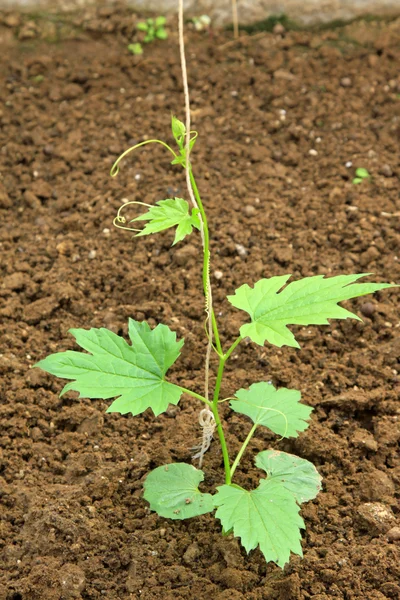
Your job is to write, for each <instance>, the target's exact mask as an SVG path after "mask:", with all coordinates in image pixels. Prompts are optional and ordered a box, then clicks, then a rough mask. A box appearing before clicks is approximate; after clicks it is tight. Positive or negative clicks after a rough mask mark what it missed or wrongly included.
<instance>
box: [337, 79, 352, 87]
mask: <svg viewBox="0 0 400 600" xmlns="http://www.w3.org/2000/svg"><path fill="white" fill-rule="evenodd" d="M352 83H353V82H352V81H351V79H350V77H342V79H341V80H340V85H341V86H342V87H344V88H348V87H351V86H352Z"/></svg>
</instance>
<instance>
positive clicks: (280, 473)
mask: <svg viewBox="0 0 400 600" xmlns="http://www.w3.org/2000/svg"><path fill="white" fill-rule="evenodd" d="M156 22H157V20H156ZM159 24H160V22H159ZM161 24H162V25H163V23H161ZM179 41H180V50H181V65H182V75H183V82H184V91H185V109H186V110H185V112H186V124H184V123H182V122H181V121H179V120H178V119H177V118H176V117H172V135H173V138H174V140H175V143H176V147H175V148H172V147H171V146H170V145H169V144H168V143H166V142H164V141H162V140H158V139H155V140H145V141H143V142H141V143H139V144H136V145H135V146H133V147H132V148H129V149H128V150H126V151H125V152H124V153H123V154H122V155H121V156H120V157H119V158H118V159H117V161H116V162H115V164H114V166H113V167H112V169H111V175H112V176H116V175H117V174H118V171H119V164H120V162H121V160H122V159H123V158H125V157H126V156H127V154H129V153H130V152H131V151H133V150H136V149H138V148H140V147H142V146H145V145H147V144H160V145H161V146H163V147H164V148H165V149H166V150H167V151H168V152H169V153H170V154H171V155H172V164H173V165H177V166H180V167H182V168H183V169H184V171H185V174H186V182H187V187H188V192H189V198H190V204H191V205H189V203H188V202H187V201H186V200H185V199H184V198H166V199H163V200H159V201H157V202H156V203H155V204H154V205H148V204H144V203H142V202H137V201H131V202H127V203H126V204H124V205H123V206H122V207H121V208H120V209H119V211H118V214H117V217H116V218H115V220H114V223H115V225H116V226H117V227H120V228H122V229H128V230H130V231H134V232H135V233H136V236H137V237H140V236H147V235H152V234H156V233H158V232H160V231H164V230H167V229H170V228H176V230H175V236H174V239H173V245H174V244H178V243H180V242H182V240H183V239H185V238H186V237H187V236H189V235H192V234H194V233H195V232H196V231H200V237H201V242H202V248H203V257H202V262H203V268H202V279H203V285H202V287H203V293H204V297H205V313H206V331H207V338H208V346H207V351H206V353H205V354H206V356H205V358H206V360H205V386H204V387H205V392H204V395H202V394H200V393H198V392H197V391H194V390H193V389H188V388H186V387H183V386H181V385H179V383H171V382H170V381H169V380H168V379H167V371H168V369H169V368H170V367H171V366H172V365H173V364H174V363H175V361H176V360H177V359H178V357H179V355H180V352H181V350H182V347H183V344H184V340H183V339H180V340H177V337H176V333H174V332H173V331H172V330H171V329H170V328H169V327H168V326H167V325H164V324H158V325H157V326H156V327H155V328H154V329H151V328H150V326H149V324H148V323H146V322H139V321H135V320H134V319H129V323H128V335H129V340H130V343H128V342H127V341H126V340H125V339H124V338H122V337H121V336H118V335H116V334H115V333H113V332H112V331H109V330H108V329H105V328H102V327H101V328H98V329H97V328H92V329H89V330H86V329H71V330H70V332H71V334H72V335H73V336H74V337H75V340H76V342H77V344H78V345H79V346H80V347H81V348H82V349H83V350H85V351H86V352H77V351H71V350H68V351H66V352H59V353H56V354H51V355H50V356H48V357H47V358H45V359H44V360H41V361H40V362H39V363H37V364H36V365H35V366H36V367H40V368H41V369H43V370H44V371H47V372H48V373H51V374H52V375H55V376H57V377H62V378H64V379H67V380H69V383H67V384H66V385H65V386H64V388H63V390H62V392H61V395H63V394H65V393H66V392H68V391H77V392H78V393H79V396H80V397H84V398H101V399H105V400H108V399H113V401H112V403H111V404H110V406H109V407H108V409H107V412H109V413H112V412H116V413H120V414H128V413H131V414H132V415H139V414H141V413H143V412H144V411H146V410H147V409H151V410H152V411H153V413H154V415H155V416H158V415H159V414H161V413H163V412H165V411H166V410H167V409H168V406H169V405H170V404H173V405H177V404H178V402H179V400H180V398H181V397H182V395H183V394H188V395H189V396H191V397H192V398H193V399H195V400H196V401H198V402H200V403H201V404H202V409H201V411H200V415H199V423H200V426H201V427H202V430H203V437H202V442H201V444H200V446H199V447H198V448H196V451H195V454H194V456H193V459H199V467H201V466H202V462H203V458H204V454H205V452H206V451H207V450H208V448H209V446H210V444H211V442H212V439H213V435H214V433H215V431H216V432H217V435H218V439H219V442H220V447H221V454H222V462H223V465H224V472H225V482H224V483H222V481H221V485H218V486H217V488H216V492H215V493H213V494H212V493H206V492H204V491H201V490H200V489H199V484H201V482H202V481H203V480H204V473H203V471H202V470H201V468H195V467H194V466H193V465H191V464H187V463H172V464H167V465H162V466H159V467H157V468H156V469H154V470H153V471H151V472H150V473H149V474H148V475H147V477H146V479H145V482H144V498H145V499H146V500H147V501H148V503H149V505H150V509H151V510H153V511H156V512H157V513H158V514H159V515H160V516H161V517H165V518H169V519H175V520H176V519H178V520H182V519H189V518H192V517H196V516H199V515H204V514H207V513H212V512H214V511H215V510H216V512H215V517H216V518H217V519H219V520H220V522H221V525H222V531H223V533H224V534H226V535H227V534H230V533H233V535H235V536H237V537H239V538H240V539H241V542H242V544H243V546H244V547H245V549H246V550H247V552H249V551H250V550H253V549H255V548H257V547H259V548H260V550H261V552H262V553H263V555H264V557H265V560H266V561H273V562H275V563H276V564H277V565H279V566H280V567H283V566H284V565H285V564H286V563H287V562H288V560H289V558H290V553H291V552H293V553H294V554H298V555H300V556H301V555H302V547H301V533H300V532H301V529H304V528H305V525H304V521H303V519H302V518H301V516H300V515H299V512H300V506H301V504H302V503H303V502H307V501H309V500H312V499H313V498H315V496H316V495H317V494H318V492H319V490H320V488H321V477H320V475H319V474H318V472H317V470H316V468H315V467H314V465H313V464H312V463H310V462H309V461H307V460H305V459H303V458H300V457H298V456H294V455H292V454H288V453H286V452H281V451H278V450H275V449H266V450H263V451H261V452H259V453H258V454H257V456H256V457H255V465H256V467H257V468H258V469H260V471H261V473H262V476H261V479H260V481H259V484H258V486H257V487H256V488H255V489H251V490H248V489H244V488H243V487H241V486H240V485H238V484H237V483H236V482H235V475H236V471H237V468H238V466H239V464H240V461H241V459H242V457H243V454H244V452H245V451H246V449H247V446H248V445H249V443H250V441H251V439H252V437H253V436H254V434H255V432H256V430H257V428H259V427H265V428H267V429H269V430H270V431H271V432H273V433H274V434H276V435H278V436H280V438H296V437H297V436H298V435H299V433H301V432H303V431H304V430H305V429H307V427H308V425H309V419H310V415H311V412H312V408H311V407H309V406H307V405H306V404H303V403H302V402H301V393H300V391H297V390H294V389H288V388H279V389H277V388H275V387H274V386H273V385H272V384H271V383H270V382H268V381H259V382H256V383H253V384H252V385H250V387H249V388H247V389H245V388H242V389H239V390H237V391H236V392H234V393H233V394H232V395H231V397H229V398H221V384H222V380H223V376H224V369H225V365H226V363H227V362H228V360H229V359H230V358H231V357H232V354H233V352H234V351H235V350H236V349H237V348H238V346H239V344H240V343H241V342H242V341H243V340H244V339H248V340H251V341H252V342H253V343H255V344H258V345H259V346H264V344H265V343H266V342H267V343H268V344H271V345H273V346H276V347H278V348H281V347H282V346H289V347H292V348H299V347H300V346H299V344H298V342H297V340H296V337H295V335H294V333H293V332H292V331H291V330H290V328H289V327H290V326H291V325H303V326H309V325H328V324H329V319H347V318H349V317H353V318H356V319H358V317H357V316H356V315H354V314H352V313H351V312H349V311H348V310H346V309H345V308H343V307H342V306H339V302H342V301H344V300H350V299H351V298H357V297H359V296H364V295H365V294H370V293H373V292H376V291H378V290H383V289H385V288H390V287H392V286H393V284H388V283H358V280H359V279H360V278H361V277H364V276H365V275H366V274H359V275H337V276H334V277H329V278H326V277H324V276H323V275H316V276H312V277H306V278H304V279H300V280H298V281H291V282H289V278H290V275H286V274H285V275H279V276H275V277H269V278H266V279H261V280H259V281H257V282H256V283H255V284H254V285H253V287H250V286H249V285H247V284H245V285H242V286H241V287H239V289H237V290H236V291H235V293H234V294H232V295H230V296H228V301H229V302H230V304H231V305H232V306H233V307H234V308H236V309H238V310H241V311H243V313H247V316H248V318H247V322H245V323H244V324H243V325H242V326H241V327H240V331H239V332H238V335H237V337H236V339H234V340H233V341H231V343H230V345H228V347H227V348H225V349H224V348H223V344H222V340H221V336H220V331H219V326H218V321H217V316H216V313H215V311H214V307H213V301H212V289H211V284H210V277H209V273H210V242H209V229H208V221H207V216H206V212H205V210H204V205H203V202H202V199H201V197H200V193H199V189H198V187H197V184H196V180H195V176H194V172H193V168H192V163H191V160H190V153H191V150H192V149H193V147H194V144H195V142H196V139H197V132H195V131H191V129H190V111H189V92H188V86H187V77H186V61H185V57H184V43H183V0H179ZM128 205H135V206H136V205H139V206H144V207H146V209H147V210H146V211H145V212H143V213H142V214H141V215H139V216H138V217H135V218H134V219H132V220H131V221H130V222H129V223H128V224H127V221H126V217H125V216H124V215H123V214H122V212H123V211H124V210H125V208H126V207H127V206H128ZM143 223H144V226H143ZM140 224H142V228H139V225H140ZM211 352H215V354H216V356H217V357H218V370H217V373H216V379H215V385H214V389H213V393H212V394H210V391H209V365H210V353H211ZM224 400H229V401H230V408H231V409H232V411H234V412H235V413H237V414H239V415H242V416H243V417H244V418H245V419H246V421H247V422H248V421H250V422H251V425H249V432H248V435H247V437H246V439H245V440H244V441H243V443H242V446H241V448H240V449H239V451H238V453H237V454H236V456H235V457H231V455H230V453H229V451H228V445H227V441H226V437H225V430H224V427H223V425H222V422H221V415H220V406H221V402H224ZM221 476H222V472H221Z"/></svg>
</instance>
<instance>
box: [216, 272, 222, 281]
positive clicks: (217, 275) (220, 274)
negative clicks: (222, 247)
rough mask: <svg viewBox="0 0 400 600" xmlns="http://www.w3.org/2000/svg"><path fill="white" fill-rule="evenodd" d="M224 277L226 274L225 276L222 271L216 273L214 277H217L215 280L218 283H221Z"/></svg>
mask: <svg viewBox="0 0 400 600" xmlns="http://www.w3.org/2000/svg"><path fill="white" fill-rule="evenodd" d="M223 276H224V274H223V272H222V271H214V277H215V279H217V280H218V281H219V280H220V279H222V278H223Z"/></svg>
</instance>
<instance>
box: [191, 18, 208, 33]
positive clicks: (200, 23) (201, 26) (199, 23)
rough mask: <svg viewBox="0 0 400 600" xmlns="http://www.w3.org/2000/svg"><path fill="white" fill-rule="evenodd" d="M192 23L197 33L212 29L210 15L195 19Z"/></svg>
mask: <svg viewBox="0 0 400 600" xmlns="http://www.w3.org/2000/svg"><path fill="white" fill-rule="evenodd" d="M192 23H193V25H194V28H195V30H196V31H208V30H209V29H210V27H211V19H210V17H209V16H208V15H201V16H200V17H193V19H192Z"/></svg>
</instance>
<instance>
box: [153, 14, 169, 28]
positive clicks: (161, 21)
mask: <svg viewBox="0 0 400 600" xmlns="http://www.w3.org/2000/svg"><path fill="white" fill-rule="evenodd" d="M166 22H167V19H166V18H165V17H163V16H160V17H156V21H155V25H156V27H162V26H163V25H165V23H166Z"/></svg>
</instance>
